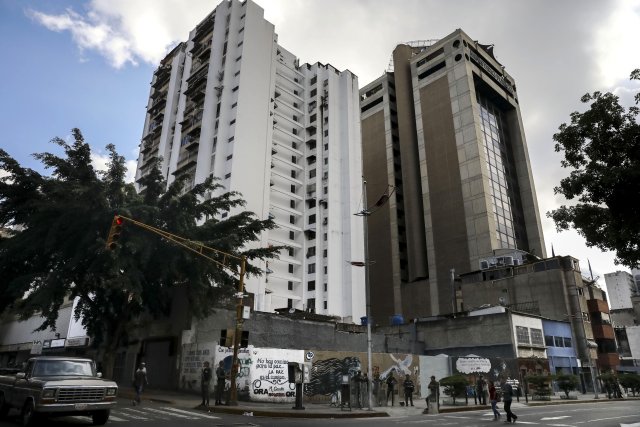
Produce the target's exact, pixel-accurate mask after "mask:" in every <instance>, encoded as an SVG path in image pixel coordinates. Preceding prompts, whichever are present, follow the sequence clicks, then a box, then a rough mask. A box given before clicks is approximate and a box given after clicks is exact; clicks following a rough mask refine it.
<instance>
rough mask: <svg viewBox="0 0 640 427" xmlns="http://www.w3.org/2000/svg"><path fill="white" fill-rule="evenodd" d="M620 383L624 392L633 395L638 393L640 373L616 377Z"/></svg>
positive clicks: (639, 391) (639, 390)
mask: <svg viewBox="0 0 640 427" xmlns="http://www.w3.org/2000/svg"><path fill="white" fill-rule="evenodd" d="M618 381H619V382H620V385H621V386H622V387H624V389H625V390H626V392H627V393H628V392H631V393H633V396H634V397H635V395H636V393H640V375H638V374H623V375H620V376H619V377H618Z"/></svg>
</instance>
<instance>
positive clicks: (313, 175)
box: [309, 169, 316, 178]
mask: <svg viewBox="0 0 640 427" xmlns="http://www.w3.org/2000/svg"><path fill="white" fill-rule="evenodd" d="M315 177H316V170H315V169H311V170H310V171H309V178H315Z"/></svg>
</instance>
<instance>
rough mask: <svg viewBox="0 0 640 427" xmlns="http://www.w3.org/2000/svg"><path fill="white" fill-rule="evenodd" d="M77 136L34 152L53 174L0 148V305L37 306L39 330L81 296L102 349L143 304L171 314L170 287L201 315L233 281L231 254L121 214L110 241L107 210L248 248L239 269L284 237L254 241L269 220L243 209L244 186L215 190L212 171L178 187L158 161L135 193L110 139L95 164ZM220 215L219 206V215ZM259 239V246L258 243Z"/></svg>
mask: <svg viewBox="0 0 640 427" xmlns="http://www.w3.org/2000/svg"><path fill="white" fill-rule="evenodd" d="M73 138H74V142H73V143H72V144H68V143H66V142H65V141H63V140H62V139H60V138H54V139H53V140H52V142H53V143H54V144H56V145H59V146H60V147H62V149H63V151H64V156H56V155H54V154H51V153H42V154H35V155H34V156H35V158H36V159H38V160H40V161H41V162H42V163H43V165H44V167H45V168H46V169H49V170H50V171H51V174H50V176H44V175H41V174H40V173H38V172H36V171H34V170H31V169H26V168H23V167H21V166H20V165H19V164H18V162H16V161H15V160H14V159H13V158H11V157H10V156H9V155H8V154H7V153H6V152H5V151H4V150H0V169H3V170H5V172H6V173H8V175H7V176H4V177H2V178H0V226H3V227H9V229H10V230H12V231H11V235H10V236H9V237H6V236H5V237H4V238H1V237H0V277H2V282H3V292H1V293H0V310H2V311H4V310H5V309H6V308H11V309H13V310H14V311H15V312H16V313H17V314H18V315H19V316H20V317H21V318H23V319H26V318H29V317H30V316H32V315H34V314H40V315H41V316H42V319H43V323H42V325H41V326H40V329H41V330H44V329H47V328H52V329H53V328H55V322H56V319H57V316H58V310H59V309H60V307H61V306H62V304H63V303H65V301H68V299H74V298H76V297H78V298H79V303H78V306H77V309H76V313H75V314H76V316H78V317H80V318H81V319H82V321H83V322H84V325H85V326H86V328H87V330H88V333H89V334H90V335H91V336H93V337H94V339H95V340H96V342H98V343H100V342H102V344H103V346H104V348H105V351H108V350H109V349H113V348H115V346H116V345H117V343H118V339H119V338H120V337H121V336H122V334H123V332H124V331H125V329H126V327H127V325H128V324H129V322H131V321H132V320H133V319H136V318H137V317H138V316H140V315H141V314H145V315H150V316H153V317H161V316H165V315H167V314H168V313H169V310H170V308H171V303H172V301H173V299H174V297H175V296H176V295H177V294H181V295H183V296H184V297H186V299H187V300H188V303H189V312H190V314H191V315H193V316H196V317H198V318H202V317H205V316H207V315H208V314H210V313H211V312H212V309H213V308H214V305H215V303H216V302H217V301H220V300H221V299H223V298H225V297H228V296H229V295H230V294H231V293H233V292H234V290H235V288H236V284H237V280H238V277H237V274H235V273H234V269H235V270H236V271H239V269H238V265H237V264H234V262H236V261H234V260H233V259H231V260H230V261H229V263H230V264H229V267H230V268H228V269H224V268H221V267H220V266H219V265H216V264H214V263H212V262H210V261H208V260H206V259H203V258H200V257H198V256H197V255H195V254H192V253H190V252H189V251H185V250H184V249H182V248H180V247H178V246H175V245H173V244H171V243H169V242H168V241H166V240H164V239H162V238H160V237H159V236H157V235H155V234H152V233H149V232H147V231H145V230H143V229H141V228H137V227H134V226H133V225H132V224H131V223H125V224H124V229H123V233H122V238H121V239H120V240H119V244H118V246H117V248H116V249H115V250H113V251H109V250H107V249H106V248H105V240H106V237H107V232H108V230H109V226H110V224H111V221H112V219H113V216H114V214H116V213H117V214H121V215H124V216H127V217H130V218H134V219H136V220H137V221H140V222H143V223H145V224H148V225H151V226H153V227H156V228H160V229H163V230H167V231H169V232H171V233H173V234H175V235H179V236H181V237H185V238H187V239H190V240H192V241H197V242H200V243H202V244H204V245H206V246H208V247H211V248H215V249H218V250H221V251H224V252H227V253H234V254H243V255H246V257H247V260H248V263H247V275H248V276H251V275H259V274H261V273H262V271H261V269H260V268H258V267H257V266H255V265H252V264H251V261H257V260H262V259H269V258H274V257H276V256H277V253H278V252H279V251H280V250H281V249H282V248H281V247H269V248H252V249H247V246H248V245H249V244H251V243H252V242H256V241H258V240H259V237H260V234H261V233H262V232H263V231H264V230H267V229H271V228H273V227H274V226H275V225H274V223H273V222H272V221H271V220H259V219H257V218H256V217H255V215H254V214H253V213H251V212H246V211H241V212H239V213H236V214H233V215H230V212H231V211H232V210H233V212H236V211H239V210H240V209H241V208H242V206H243V205H244V201H243V200H242V199H241V197H240V195H239V194H237V193H234V192H227V193H223V194H220V195H217V194H219V193H220V192H221V186H220V185H219V184H217V183H216V182H215V181H214V180H213V179H208V180H206V181H205V182H203V183H201V184H197V185H195V186H194V187H193V188H192V189H191V190H189V191H185V188H184V180H183V179H176V180H175V181H174V182H173V183H172V184H171V185H170V186H169V187H168V188H167V185H166V182H165V181H164V179H163V177H162V175H161V173H160V171H159V169H158V168H157V167H156V168H155V169H153V170H152V171H151V173H149V174H148V175H147V176H145V177H144V178H142V179H141V180H140V184H141V185H142V187H143V188H144V190H143V192H142V193H141V194H138V193H137V192H136V191H135V188H134V187H133V185H132V184H128V183H126V182H125V180H124V177H125V172H126V168H125V162H124V158H123V157H122V156H120V155H119V154H118V153H117V152H116V151H115V147H114V146H113V145H109V146H107V150H108V152H109V155H110V161H109V163H108V167H107V170H106V171H104V172H99V171H96V170H95V169H94V167H93V166H92V163H91V151H90V147H89V144H87V143H86V142H85V141H84V138H83V136H82V134H81V132H80V131H79V130H78V129H74V130H73ZM222 214H227V215H226V218H224V219H221V218H222V216H223V215H222ZM254 246H255V245H254Z"/></svg>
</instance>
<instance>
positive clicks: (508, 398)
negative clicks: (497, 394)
mask: <svg viewBox="0 0 640 427" xmlns="http://www.w3.org/2000/svg"><path fill="white" fill-rule="evenodd" d="M502 400H503V401H504V412H506V413H507V421H506V422H508V423H510V422H514V423H515V422H516V420H517V419H518V417H517V416H516V414H514V413H513V412H511V402H512V401H513V387H511V384H509V383H508V382H507V381H503V383H502Z"/></svg>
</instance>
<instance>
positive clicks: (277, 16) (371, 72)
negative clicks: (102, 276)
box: [0, 0, 640, 276]
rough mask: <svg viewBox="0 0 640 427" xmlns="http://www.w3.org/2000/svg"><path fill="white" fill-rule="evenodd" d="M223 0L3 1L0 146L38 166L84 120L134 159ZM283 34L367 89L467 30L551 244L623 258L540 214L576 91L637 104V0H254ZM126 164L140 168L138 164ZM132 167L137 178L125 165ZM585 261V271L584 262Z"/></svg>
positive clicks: (554, 202) (558, 173)
mask: <svg viewBox="0 0 640 427" xmlns="http://www.w3.org/2000/svg"><path fill="white" fill-rule="evenodd" d="M217 3H218V1H216V0H188V1H187V0H85V1H80V0H78V1H68V0H57V1H46V0H26V1H20V0H0V48H1V52H2V54H3V61H2V66H0V82H1V83H0V95H1V96H2V99H3V101H4V102H3V103H2V107H1V110H0V126H1V129H2V131H3V134H2V141H1V142H0V146H1V147H2V148H3V149H5V150H6V151H8V152H9V153H10V154H11V155H12V156H13V157H14V158H15V159H17V160H18V161H19V162H20V163H21V164H23V165H25V166H28V167H32V168H35V169H38V170H41V167H40V165H39V163H38V162H36V161H35V160H34V159H33V158H32V157H31V154H32V153H34V152H43V151H55V149H56V147H55V146H53V145H52V144H49V143H48V141H49V140H50V139H51V138H53V137H55V136H59V137H61V138H68V137H69V135H70V130H71V128H73V127H78V128H80V129H81V130H82V132H83V134H84V136H85V138H86V140H87V141H88V142H89V143H90V144H91V146H92V150H93V151H94V154H95V158H96V160H97V161H98V163H99V162H100V155H101V154H104V147H105V145H107V144H109V143H113V144H115V146H116V148H117V150H118V152H119V153H120V154H122V155H124V156H125V157H126V159H127V160H128V162H129V164H130V165H132V166H134V165H135V160H136V158H137V154H138V144H139V142H140V137H141V135H142V128H143V124H144V118H145V107H146V103H147V99H148V94H149V82H150V80H151V78H152V74H153V71H154V69H155V68H156V66H157V64H158V62H159V61H160V60H161V59H162V58H163V56H164V55H165V54H166V53H167V52H168V51H169V50H170V49H171V47H172V46H174V45H175V44H176V43H177V42H179V41H184V40H186V39H187V37H188V33H189V31H190V30H191V29H193V28H194V27H195V25H196V24H197V23H198V22H199V21H200V20H201V19H202V18H203V17H204V16H206V14H207V13H208V12H210V11H211V10H212V9H213V8H214V7H215V6H216V5H217ZM257 3H258V4H260V5H261V6H262V7H263V8H264V10H265V18H266V19H267V20H269V21H270V22H272V23H273V24H274V25H275V28H276V33H277V34H278V37H279V39H278V41H279V43H280V44H281V45H282V46H284V47H285V48H286V49H288V50H290V51H291V52H293V53H294V54H296V55H298V56H299V57H300V58H301V62H302V63H304V62H312V63H313V62H316V61H320V62H323V63H330V64H332V65H334V66H335V67H337V68H338V69H349V70H350V71H352V72H354V73H355V74H356V75H358V76H359V83H360V86H361V87H362V86H364V85H365V84H367V83H369V82H370V81H372V80H373V79H375V78H377V77H378V76H380V75H381V74H382V73H383V72H384V71H385V69H386V68H387V65H388V63H389V58H390V56H391V52H392V51H393V48H394V47H395V45H396V44H398V43H401V42H407V41H413V40H424V39H434V38H440V37H444V36H446V35H447V34H449V33H451V32H452V31H454V30H455V29H456V28H462V29H463V30H464V31H465V32H467V34H469V35H470V36H471V37H472V38H475V39H477V40H478V41H479V42H481V43H484V44H495V50H494V52H495V54H496V55H497V58H498V60H500V61H501V62H502V63H503V64H504V65H505V66H506V69H507V71H508V72H509V73H510V74H511V75H512V76H514V78H515V80H516V83H517V87H518V94H519V100H520V106H521V111H522V117H523V123H524V127H525V132H526V136H527V143H528V146H529V153H530V158H531V165H532V171H533V175H534V179H535V183H536V191H537V196H538V201H539V207H540V212H541V218H542V222H543V228H544V231H545V239H546V246H547V251H548V253H549V254H551V245H553V247H554V250H555V253H556V254H557V255H572V256H574V257H576V258H579V259H580V260H581V261H582V265H583V266H585V267H586V264H587V262H586V261H587V259H588V260H590V261H591V265H592V266H593V269H594V274H595V275H599V276H603V275H604V273H607V272H611V271H615V270H618V269H624V268H622V267H620V266H616V265H614V263H613V258H614V255H613V254H611V253H602V252H601V251H600V250H598V249H594V248H588V247H586V246H585V244H584V240H583V239H582V238H581V237H580V236H578V235H577V233H575V232H572V231H570V232H563V233H560V234H558V233H556V231H555V227H554V224H553V223H552V222H551V221H550V220H549V219H547V218H546V216H545V213H546V212H547V211H549V210H552V209H555V208H557V207H558V206H560V205H561V204H563V203H565V201H564V200H562V199H561V198H560V197H559V196H557V195H555V194H554V193H553V187H554V186H556V185H558V183H559V181H560V179H561V178H562V177H564V176H566V175H567V171H566V170H564V169H562V168H561V167H560V160H561V157H560V156H559V155H558V154H556V153H555V152H554V150H553V146H554V143H553V140H552V135H553V133H555V132H556V131H557V128H558V126H559V125H560V124H561V123H563V122H566V121H568V120H569V114H570V113H571V112H572V111H575V110H582V109H584V107H583V106H582V105H581V104H580V102H579V99H580V96H581V95H583V94H584V93H586V92H591V91H595V90H601V91H612V92H614V93H616V94H618V95H619V96H620V97H621V99H622V100H623V102H624V103H625V104H626V105H630V104H631V100H632V95H633V93H635V92H636V91H637V90H638V85H637V84H632V83H630V82H629V80H628V76H629V73H630V72H631V70H632V69H634V68H638V67H640V57H639V56H638V47H637V42H638V40H640V0H564V1H556V0H540V1H528V2H524V1H522V2H516V1H511V0H492V1H485V2H479V1H476V0H456V1H449V0H257ZM130 172H131V174H132V173H133V170H131V171H130ZM131 174H130V176H131ZM585 270H586V268H585Z"/></svg>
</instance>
